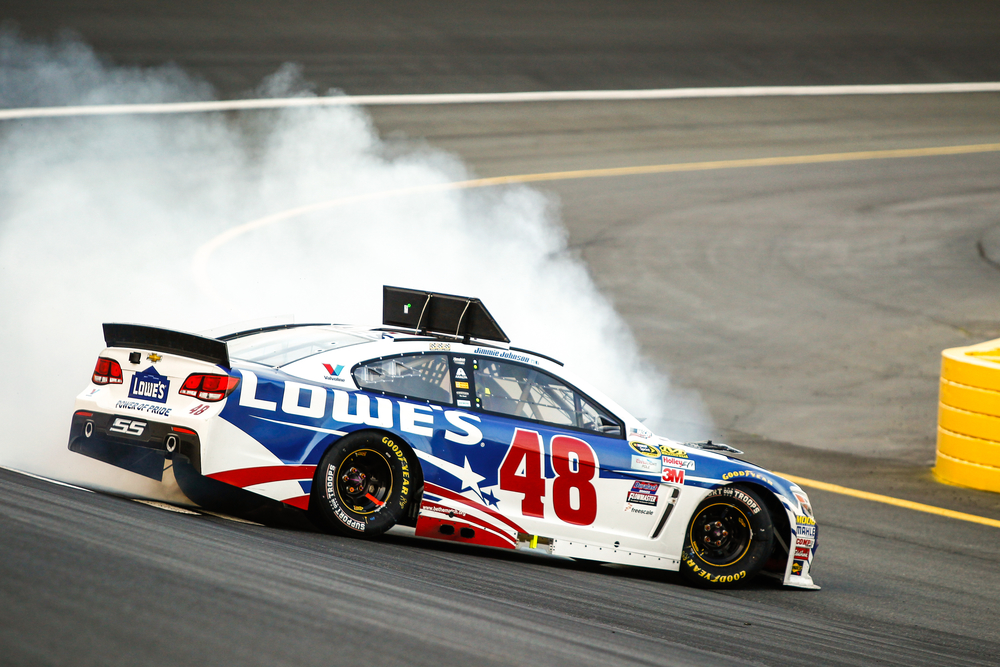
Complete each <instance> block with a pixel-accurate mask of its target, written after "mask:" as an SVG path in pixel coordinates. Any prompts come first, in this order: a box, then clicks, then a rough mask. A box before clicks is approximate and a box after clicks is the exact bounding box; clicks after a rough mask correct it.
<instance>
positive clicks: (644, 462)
mask: <svg viewBox="0 0 1000 667" xmlns="http://www.w3.org/2000/svg"><path fill="white" fill-rule="evenodd" d="M632 470H640V471H642V472H648V473H652V474H654V475H658V474H659V473H660V462H659V461H658V460H657V459H648V458H646V457H645V456H638V455H636V454H633V455H632Z"/></svg>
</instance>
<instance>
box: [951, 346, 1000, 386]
mask: <svg viewBox="0 0 1000 667" xmlns="http://www.w3.org/2000/svg"><path fill="white" fill-rule="evenodd" d="M941 377H942V378H943V379H945V380H950V381H952V382H956V383H958V384H964V385H966V386H968V387H976V388H978V389H991V390H993V391H1000V338H998V339H997V340H990V341H986V342H985V343H979V344H978V345H969V346H967V347H953V348H950V349H947V350H944V351H943V352H942V353H941Z"/></svg>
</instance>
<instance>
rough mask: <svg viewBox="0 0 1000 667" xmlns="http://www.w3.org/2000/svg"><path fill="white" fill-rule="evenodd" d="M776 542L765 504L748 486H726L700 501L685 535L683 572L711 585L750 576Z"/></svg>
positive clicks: (733, 581) (758, 568)
mask: <svg viewBox="0 0 1000 667" xmlns="http://www.w3.org/2000/svg"><path fill="white" fill-rule="evenodd" d="M773 544H774V526H773V524H772V522H771V515H770V513H769V512H768V511H767V505H766V504H765V503H764V501H763V500H761V498H760V496H759V495H758V494H757V493H756V492H755V491H753V490H752V489H750V488H747V487H743V486H723V487H720V488H718V489H715V490H713V491H712V492H711V493H710V494H708V496H707V497H706V498H705V499H704V500H702V501H701V503H700V504H699V505H698V507H697V509H695V511H694V514H693V515H692V516H691V523H690V524H688V529H687V534H686V535H685V537H684V550H683V552H682V556H681V573H682V574H683V575H684V576H685V577H687V578H688V579H690V580H691V581H693V582H695V583H697V584H699V585H702V586H708V587H710V588H726V587H728V586H732V585H733V584H736V583H740V582H744V581H749V580H750V579H752V578H753V577H754V576H756V574H757V573H758V572H760V570H761V568H762V567H764V563H765V562H767V559H768V556H770V554H771V549H772V548H773Z"/></svg>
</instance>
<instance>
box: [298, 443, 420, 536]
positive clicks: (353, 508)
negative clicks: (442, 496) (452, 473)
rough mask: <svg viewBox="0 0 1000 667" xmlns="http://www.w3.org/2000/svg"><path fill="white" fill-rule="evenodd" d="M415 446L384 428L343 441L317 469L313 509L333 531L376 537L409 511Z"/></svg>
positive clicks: (335, 446)
mask: <svg viewBox="0 0 1000 667" xmlns="http://www.w3.org/2000/svg"><path fill="white" fill-rule="evenodd" d="M412 458H413V454H412V451H411V450H410V448H409V447H407V446H406V445H405V444H403V443H402V442H401V441H399V440H398V439H397V438H395V437H393V436H391V435H388V434H383V433H375V432H370V431H369V432H363V433H352V434H351V435H347V436H344V437H343V438H341V439H340V440H338V441H337V442H336V443H335V444H334V445H333V446H332V447H331V448H330V449H329V450H328V451H327V452H326V454H325V455H324V456H323V458H322V459H321V460H320V462H319V466H317V468H316V477H315V479H314V481H313V498H312V502H311V507H310V509H312V510H314V511H315V512H316V513H317V514H318V515H319V516H320V518H321V519H322V520H323V522H324V523H325V524H326V525H327V526H328V527H329V528H330V529H331V530H333V531H334V532H336V533H340V534H341V535H349V536H355V537H375V536H376V535H381V534H382V533H384V532H385V531H387V530H389V529H390V528H392V527H393V526H394V525H395V524H396V523H397V522H398V521H399V520H400V519H401V518H403V516H405V514H406V510H407V505H408V503H409V502H410V500H411V497H412V496H413V495H414V493H415V483H416V482H415V473H416V471H415V470H414V462H413V461H412V460H411V459H412Z"/></svg>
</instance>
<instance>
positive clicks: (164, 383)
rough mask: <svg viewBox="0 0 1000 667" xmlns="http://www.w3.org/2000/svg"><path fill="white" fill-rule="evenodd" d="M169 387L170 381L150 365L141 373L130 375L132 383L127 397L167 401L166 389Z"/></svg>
mask: <svg viewBox="0 0 1000 667" xmlns="http://www.w3.org/2000/svg"><path fill="white" fill-rule="evenodd" d="M169 389H170V381H169V380H167V378H166V377H165V376H163V375H160V374H159V373H157V372H156V369H155V368H153V367H152V366H150V367H149V368H147V369H146V370H144V371H142V372H141V373H136V374H135V375H133V376H132V383H131V384H130V385H129V388H128V395H129V398H141V399H144V400H147V401H155V402H157V403H166V402H167V391H168V390H169Z"/></svg>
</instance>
